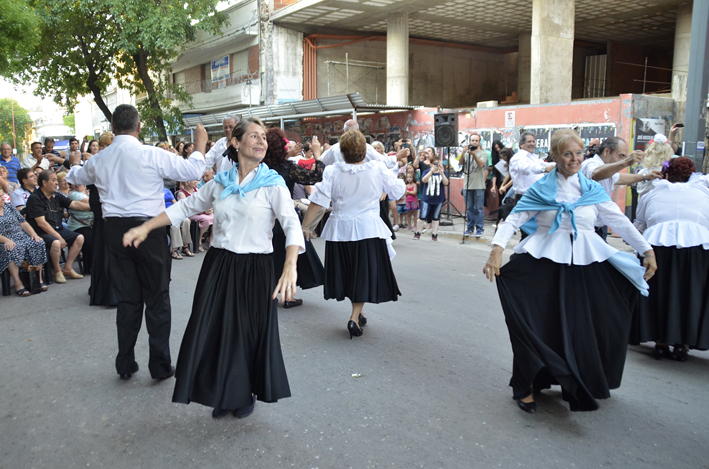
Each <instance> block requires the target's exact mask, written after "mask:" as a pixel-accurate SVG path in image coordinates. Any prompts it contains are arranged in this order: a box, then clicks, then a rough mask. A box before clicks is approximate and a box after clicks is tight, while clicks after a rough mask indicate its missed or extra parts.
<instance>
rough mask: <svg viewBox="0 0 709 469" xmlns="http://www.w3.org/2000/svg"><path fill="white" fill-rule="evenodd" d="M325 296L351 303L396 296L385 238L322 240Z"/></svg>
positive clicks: (397, 292) (396, 289) (394, 299)
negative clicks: (348, 300) (347, 299)
mask: <svg viewBox="0 0 709 469" xmlns="http://www.w3.org/2000/svg"><path fill="white" fill-rule="evenodd" d="M323 293H324V296H325V299H326V300H328V299H330V298H334V299H336V300H337V301H342V300H344V299H345V298H349V299H350V300H351V301H352V302H353V303H385V302H387V301H396V300H398V298H399V296H400V295H401V292H400V291H399V286H398V285H397V283H396V277H395V276H394V269H393V268H392V266H391V260H390V259H389V251H388V249H387V243H386V240H385V239H381V238H368V239H362V240H359V241H327V242H326V243H325V288H324V289H323Z"/></svg>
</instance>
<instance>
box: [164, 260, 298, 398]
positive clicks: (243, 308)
mask: <svg viewBox="0 0 709 469" xmlns="http://www.w3.org/2000/svg"><path fill="white" fill-rule="evenodd" d="M274 289H275V280H274V276H273V260H272V258H271V255H270V254H235V253H233V252H230V251H227V250H224V249H218V248H212V249H210V250H209V251H208V252H207V255H206V257H205V259H204V263H203V264H202V270H201V271H200V273H199V279H198V280H197V288H196V290H195V296H194V302H193V304H192V315H191V316H190V320H189V322H188V324H187V329H186V330H185V335H184V337H183V338H182V345H181V346H180V355H179V357H178V359H177V367H176V368H177V369H176V372H175V378H176V383H175V392H174V393H173V396H172V401H173V402H180V403H183V404H189V403H190V402H197V403H199V404H203V405H206V406H210V407H215V408H219V409H224V410H232V409H238V408H242V407H246V406H248V405H251V402H252V396H251V395H252V394H255V395H256V397H257V399H258V400H260V401H263V402H276V401H277V400H278V399H283V398H286V397H290V395H291V393H290V387H289V385H288V377H287V376H286V368H285V365H284V363H283V354H282V352H281V342H280V338H279V335H278V315H277V311H276V300H272V299H271V295H272V294H273V290H274Z"/></svg>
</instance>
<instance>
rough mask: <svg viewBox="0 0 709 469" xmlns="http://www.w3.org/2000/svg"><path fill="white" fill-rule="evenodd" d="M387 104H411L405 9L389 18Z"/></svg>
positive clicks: (407, 22) (406, 13)
mask: <svg viewBox="0 0 709 469" xmlns="http://www.w3.org/2000/svg"><path fill="white" fill-rule="evenodd" d="M387 104H388V105H389V106H406V105H408V104H409V13H408V12H405V11H397V12H394V13H391V14H389V17H388V18H387Z"/></svg>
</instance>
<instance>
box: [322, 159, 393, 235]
mask: <svg viewBox="0 0 709 469" xmlns="http://www.w3.org/2000/svg"><path fill="white" fill-rule="evenodd" d="M315 187H316V188H317V189H318V190H317V191H316V192H315V193H313V194H312V195H311V196H310V200H311V201H312V202H314V203H316V204H318V205H320V206H322V207H329V206H330V201H332V213H331V214H330V218H329V219H328V220H327V223H326V224H325V229H324V230H323V232H322V237H323V238H325V240H326V241H359V240H362V239H368V238H382V239H389V238H390V237H391V231H389V228H387V226H386V225H385V224H384V222H383V221H382V219H381V217H380V216H379V197H381V195H382V193H384V192H386V193H387V194H390V195H391V196H392V197H393V198H394V199H395V200H397V199H400V198H401V196H402V195H404V192H405V191H406V185H405V184H404V181H403V180H401V179H397V177H396V176H395V175H394V173H392V171H391V170H390V169H388V168H387V167H386V165H385V164H384V163H382V162H380V161H367V162H366V163H362V164H347V163H343V162H336V163H334V164H332V165H330V166H328V167H326V168H325V171H324V172H323V180H322V182H319V183H317V184H315Z"/></svg>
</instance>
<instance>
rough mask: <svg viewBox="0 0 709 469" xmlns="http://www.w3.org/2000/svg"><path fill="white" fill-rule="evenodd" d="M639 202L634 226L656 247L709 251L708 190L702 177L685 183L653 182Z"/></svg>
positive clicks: (659, 180) (663, 180) (662, 180)
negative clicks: (701, 247)
mask: <svg viewBox="0 0 709 469" xmlns="http://www.w3.org/2000/svg"><path fill="white" fill-rule="evenodd" d="M653 183H654V184H653V185H654V187H655V188H654V189H653V190H652V191H650V192H648V193H647V194H646V195H645V196H644V197H643V198H642V199H640V202H639V203H638V210H637V214H636V219H635V226H636V227H637V228H638V229H639V230H640V231H641V232H643V236H645V239H646V240H647V241H648V242H649V243H650V244H652V245H653V246H665V247H671V246H676V247H678V248H689V247H693V246H700V245H701V246H703V247H704V249H707V250H709V187H707V186H706V185H705V184H704V181H702V180H701V178H696V179H693V180H692V181H690V182H685V183H680V182H677V183H671V182H669V181H667V180H665V179H658V180H655V181H653Z"/></svg>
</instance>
